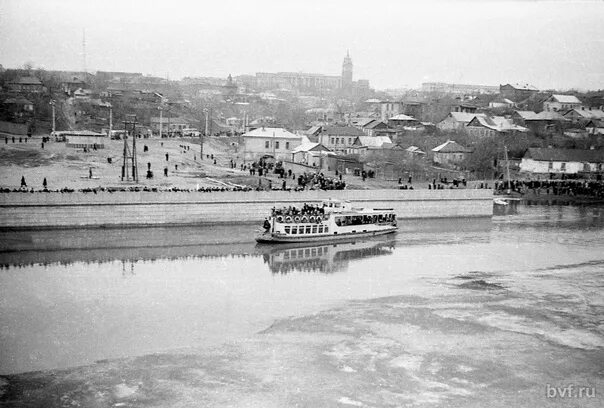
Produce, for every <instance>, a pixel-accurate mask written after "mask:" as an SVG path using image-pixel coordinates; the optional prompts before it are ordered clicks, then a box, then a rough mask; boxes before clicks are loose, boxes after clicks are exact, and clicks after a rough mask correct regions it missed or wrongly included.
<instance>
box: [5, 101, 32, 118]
mask: <svg viewBox="0 0 604 408" xmlns="http://www.w3.org/2000/svg"><path fill="white" fill-rule="evenodd" d="M2 105H3V109H4V110H5V112H6V113H7V114H8V116H10V117H11V119H16V120H19V119H21V120H25V119H27V118H30V117H32V116H33V115H34V103H33V102H31V101H30V100H29V99H26V98H24V97H23V96H17V97H15V98H8V99H6V100H5V101H4V102H3V103H2Z"/></svg>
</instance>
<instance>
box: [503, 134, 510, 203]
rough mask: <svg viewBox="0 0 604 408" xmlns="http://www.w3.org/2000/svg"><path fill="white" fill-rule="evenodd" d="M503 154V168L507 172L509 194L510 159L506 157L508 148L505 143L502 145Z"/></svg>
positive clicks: (508, 190)
mask: <svg viewBox="0 0 604 408" xmlns="http://www.w3.org/2000/svg"><path fill="white" fill-rule="evenodd" d="M503 155H504V157H505V168H506V172H507V176H508V189H507V194H510V192H511V190H512V187H511V186H510V161H509V159H508V148H507V146H505V145H503Z"/></svg>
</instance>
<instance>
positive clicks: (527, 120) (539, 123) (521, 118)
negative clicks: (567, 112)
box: [512, 111, 569, 135]
mask: <svg viewBox="0 0 604 408" xmlns="http://www.w3.org/2000/svg"><path fill="white" fill-rule="evenodd" d="M512 120H513V121H514V123H516V124H517V125H520V126H524V127H526V128H528V129H530V130H531V131H532V132H533V133H535V134H536V135H547V134H554V133H561V132H562V129H563V125H564V124H565V123H568V122H569V119H566V118H565V117H564V116H562V115H561V114H560V113H558V112H545V111H543V112H539V113H535V112H533V111H515V112H514V113H513V114H512Z"/></svg>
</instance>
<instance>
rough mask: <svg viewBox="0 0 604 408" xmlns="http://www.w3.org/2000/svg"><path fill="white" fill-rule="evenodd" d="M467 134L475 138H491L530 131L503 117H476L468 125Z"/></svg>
mask: <svg viewBox="0 0 604 408" xmlns="http://www.w3.org/2000/svg"><path fill="white" fill-rule="evenodd" d="M466 128H467V132H468V134H469V135H470V136H474V137H490V136H496V135H501V134H516V133H524V132H527V131H528V129H527V128H525V127H523V126H519V125H516V124H514V123H513V122H512V120H511V119H507V118H505V117H503V116H476V117H474V119H472V120H471V121H470V122H469V123H468V124H467V125H466Z"/></svg>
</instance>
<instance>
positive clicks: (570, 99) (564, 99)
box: [549, 95, 581, 103]
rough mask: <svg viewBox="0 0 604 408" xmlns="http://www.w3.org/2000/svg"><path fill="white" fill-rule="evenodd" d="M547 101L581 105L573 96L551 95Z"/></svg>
mask: <svg viewBox="0 0 604 408" xmlns="http://www.w3.org/2000/svg"><path fill="white" fill-rule="evenodd" d="M549 100H552V101H554V102H560V103H581V101H580V100H579V98H577V97H576V96H575V95H552V96H551V97H550V98H549Z"/></svg>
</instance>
